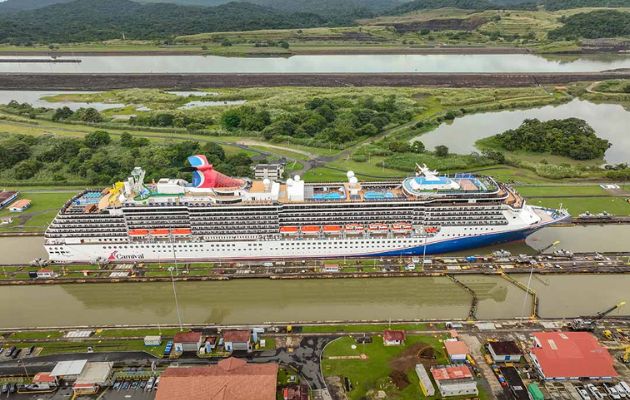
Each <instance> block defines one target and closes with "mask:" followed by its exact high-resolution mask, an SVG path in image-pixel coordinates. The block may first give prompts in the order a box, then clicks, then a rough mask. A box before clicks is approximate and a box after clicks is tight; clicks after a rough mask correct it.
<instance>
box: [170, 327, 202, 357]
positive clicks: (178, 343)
mask: <svg viewBox="0 0 630 400" xmlns="http://www.w3.org/2000/svg"><path fill="white" fill-rule="evenodd" d="M173 344H174V346H175V351H176V352H184V351H195V352H196V351H198V350H199V348H200V347H201V345H202V344H203V337H202V335H201V332H179V333H177V334H175V337H173Z"/></svg>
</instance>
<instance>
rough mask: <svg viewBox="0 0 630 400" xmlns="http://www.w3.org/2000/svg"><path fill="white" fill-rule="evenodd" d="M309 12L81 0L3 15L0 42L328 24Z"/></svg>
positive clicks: (159, 36)
mask: <svg viewBox="0 0 630 400" xmlns="http://www.w3.org/2000/svg"><path fill="white" fill-rule="evenodd" d="M327 23H328V21H327V20H326V19H324V18H322V17H319V16H317V15H314V14H308V13H283V12H279V11H277V10H273V9H270V8H268V7H262V6H259V5H254V4H249V3H228V4H223V5H220V6H216V7H198V6H180V5H174V4H165V3H159V4H158V3H156V4H139V3H135V2H132V1H129V0H76V1H73V2H69V3H61V4H54V5H51V6H47V7H44V8H40V9H36V10H29V11H20V12H17V13H14V14H12V15H4V16H2V17H0V26H2V29H0V42H4V43H12V44H28V43H70V42H86V41H100V40H109V39H115V38H120V37H121V36H122V35H123V33H124V35H125V37H126V38H127V39H166V38H170V37H174V36H177V35H190V34H196V33H201V32H216V31H234V30H253V29H277V28H302V27H312V26H322V25H326V24H327Z"/></svg>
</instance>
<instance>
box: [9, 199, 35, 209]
mask: <svg viewBox="0 0 630 400" xmlns="http://www.w3.org/2000/svg"><path fill="white" fill-rule="evenodd" d="M30 205H31V201H30V200H29V199H20V200H18V201H16V202H14V203H13V204H11V208H24V207H28V206H30Z"/></svg>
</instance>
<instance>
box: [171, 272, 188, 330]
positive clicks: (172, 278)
mask: <svg viewBox="0 0 630 400" xmlns="http://www.w3.org/2000/svg"><path fill="white" fill-rule="evenodd" d="M173 269H174V268H173V267H168V272H170V273H171V283H172V284H173V296H174V297H175V310H176V311H177V320H178V321H179V331H180V332H182V331H183V330H184V326H183V325H182V316H181V315H180V313H179V302H178V301H177V291H176V290H175V278H174V277H173Z"/></svg>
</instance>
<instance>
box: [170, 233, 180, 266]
mask: <svg viewBox="0 0 630 400" xmlns="http://www.w3.org/2000/svg"><path fill="white" fill-rule="evenodd" d="M169 237H170V239H171V248H172V249H173V261H174V262H175V275H178V276H179V268H178V265H177V253H176V250H175V237H174V236H173V233H172V232H171V233H170V234H169Z"/></svg>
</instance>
